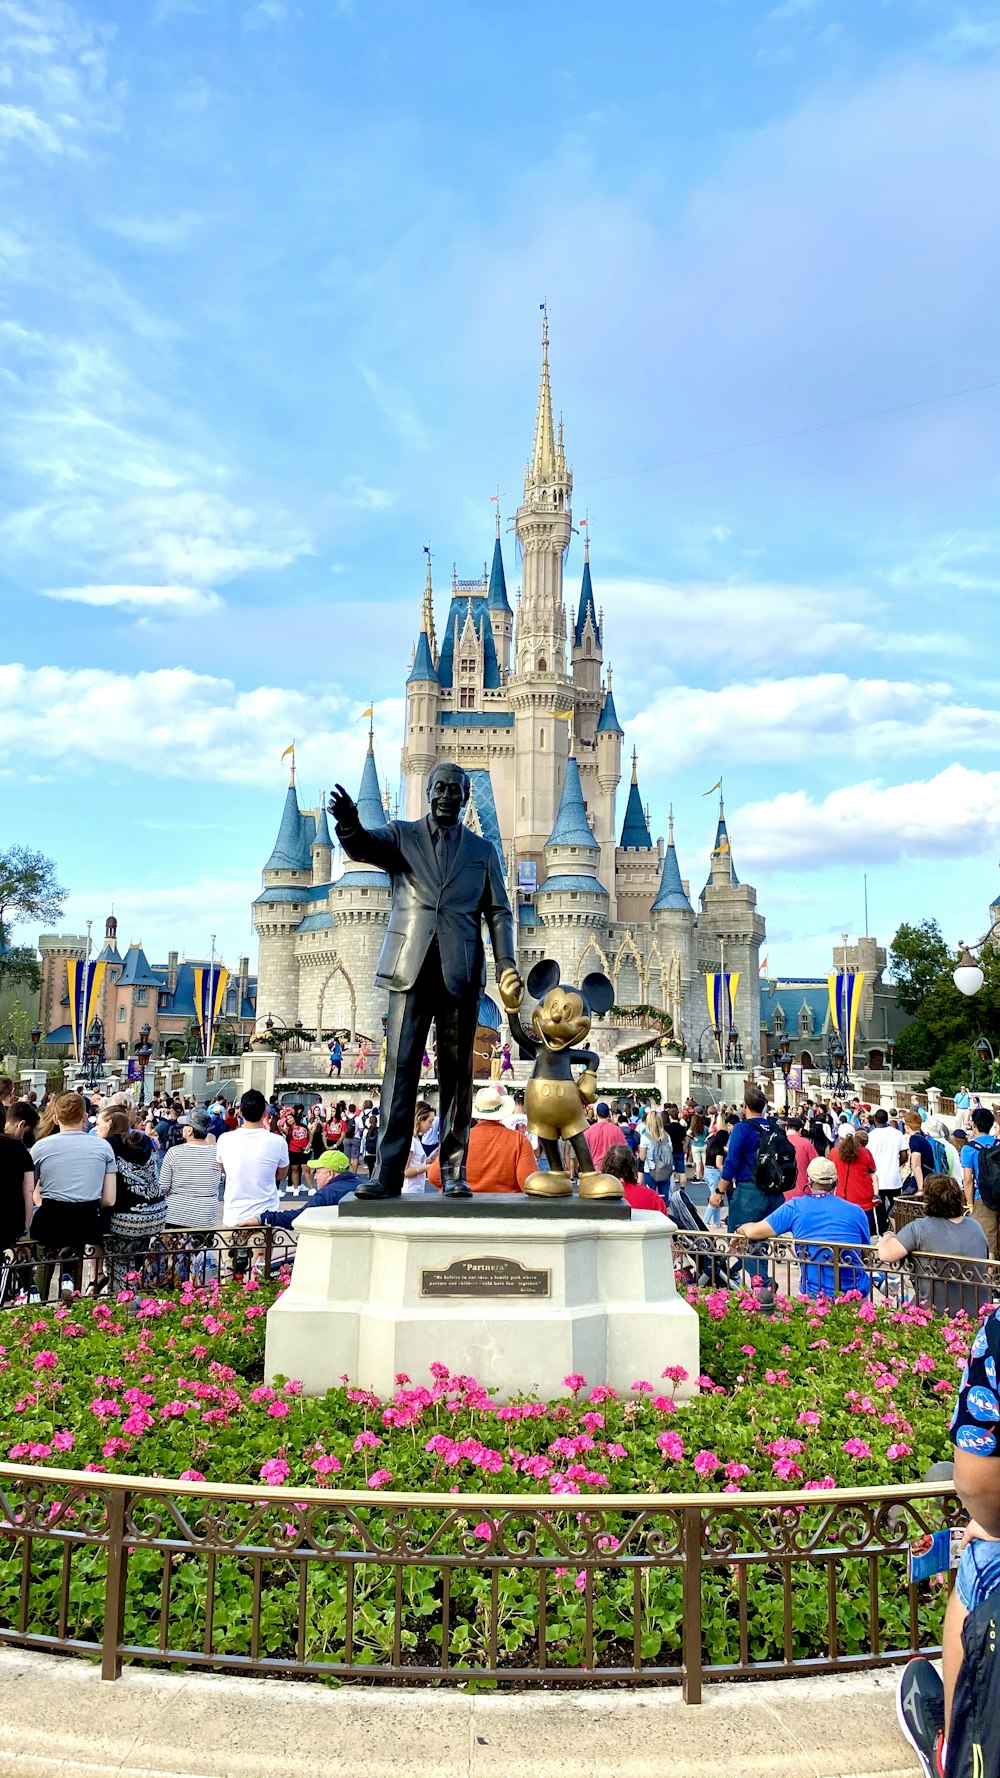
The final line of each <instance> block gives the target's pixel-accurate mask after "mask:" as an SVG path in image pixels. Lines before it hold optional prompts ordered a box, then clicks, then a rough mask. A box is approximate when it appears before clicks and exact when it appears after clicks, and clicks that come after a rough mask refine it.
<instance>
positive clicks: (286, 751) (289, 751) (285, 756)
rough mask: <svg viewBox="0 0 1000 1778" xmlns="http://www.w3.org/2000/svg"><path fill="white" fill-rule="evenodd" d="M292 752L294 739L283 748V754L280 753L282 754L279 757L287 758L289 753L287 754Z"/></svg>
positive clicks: (293, 750)
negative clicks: (289, 744)
mask: <svg viewBox="0 0 1000 1778" xmlns="http://www.w3.org/2000/svg"><path fill="white" fill-rule="evenodd" d="M294 752H295V742H294V741H293V742H292V743H291V746H289V747H286V748H285V751H284V753H283V754H282V755H281V757H282V759H287V758H288V755H289V754H290V753H294Z"/></svg>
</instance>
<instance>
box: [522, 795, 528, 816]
mask: <svg viewBox="0 0 1000 1778" xmlns="http://www.w3.org/2000/svg"><path fill="white" fill-rule="evenodd" d="M527 812H528V804H527V799H526V798H525V797H523V796H522V798H521V814H522V815H526V814H527Z"/></svg>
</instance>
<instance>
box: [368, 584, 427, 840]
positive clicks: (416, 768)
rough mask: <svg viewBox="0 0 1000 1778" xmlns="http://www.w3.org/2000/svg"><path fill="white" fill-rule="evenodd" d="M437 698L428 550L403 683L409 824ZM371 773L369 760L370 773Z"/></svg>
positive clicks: (419, 805)
mask: <svg viewBox="0 0 1000 1778" xmlns="http://www.w3.org/2000/svg"><path fill="white" fill-rule="evenodd" d="M440 697H441V681H440V677H439V675H438V651H437V639H436V637H435V634H434V589H433V587H432V585H431V552H430V550H429V549H428V551H427V578H426V580H425V583H424V598H423V605H422V607H421V613H420V634H419V635H418V637H417V646H416V649H415V651H414V655H413V665H412V667H411V668H410V676H409V678H408V679H407V681H406V741H405V744H404V747H403V758H402V769H403V777H404V780H405V784H406V795H405V802H406V817H407V819H408V820H409V821H416V820H418V819H419V817H420V816H421V815H422V814H423V811H424V785H425V784H426V781H427V778H428V776H429V774H430V770H431V767H432V766H433V764H434V761H435V759H436V757H437V746H436V735H437V723H438V709H439V705H440ZM374 770H375V762H374V759H373V760H372V771H373V772H374ZM376 782H377V780H376Z"/></svg>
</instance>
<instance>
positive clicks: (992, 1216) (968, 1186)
mask: <svg viewBox="0 0 1000 1778" xmlns="http://www.w3.org/2000/svg"><path fill="white" fill-rule="evenodd" d="M996 1140H997V1139H996V1136H995V1135H994V1134H993V1113H992V1111H988V1110H987V1109H986V1106H985V1105H979V1106H977V1107H976V1109H975V1110H974V1111H973V1113H972V1137H971V1140H970V1141H968V1142H967V1143H966V1144H965V1146H964V1147H963V1149H962V1154H961V1161H962V1181H963V1184H964V1186H965V1201H966V1203H967V1204H968V1206H969V1208H970V1210H971V1211H972V1214H973V1216H974V1217H975V1219H976V1221H977V1222H978V1224H979V1226H980V1228H981V1229H982V1231H983V1234H984V1235H985V1236H986V1239H987V1241H988V1242H989V1244H990V1258H991V1259H996V1258H997V1252H998V1237H1000V1216H998V1214H997V1212H996V1211H995V1210H991V1209H990V1208H989V1207H988V1205H986V1204H984V1203H983V1201H982V1199H981V1197H980V1196H979V1156H980V1154H981V1153H982V1151H983V1149H984V1148H992V1147H993V1146H994V1144H995V1142H996Z"/></svg>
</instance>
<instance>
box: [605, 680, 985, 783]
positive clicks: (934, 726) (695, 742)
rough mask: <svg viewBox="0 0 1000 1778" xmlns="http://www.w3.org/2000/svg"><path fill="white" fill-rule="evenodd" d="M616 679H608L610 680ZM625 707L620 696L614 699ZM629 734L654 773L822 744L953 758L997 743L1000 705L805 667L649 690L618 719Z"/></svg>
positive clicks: (868, 754)
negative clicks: (792, 672)
mask: <svg viewBox="0 0 1000 1778" xmlns="http://www.w3.org/2000/svg"><path fill="white" fill-rule="evenodd" d="M616 684H617V682H616ZM616 702H617V703H618V707H619V712H620V713H621V714H623V715H624V714H625V711H626V710H627V707H628V698H627V696H624V695H623V696H622V697H621V698H620V699H619V698H616ZM627 725H628V731H629V736H630V738H631V737H633V736H634V737H635V739H636V741H637V743H638V744H639V746H640V749H642V747H643V743H644V742H645V743H646V753H645V756H646V757H647V758H649V757H650V756H652V757H653V758H654V759H655V762H656V767H657V768H658V770H660V771H664V770H676V769H678V768H679V767H687V766H691V765H693V764H694V763H695V762H696V761H698V760H705V761H712V762H717V761H719V760H721V759H725V758H730V757H732V755H733V751H734V748H735V747H738V749H739V756H740V758H741V759H742V760H747V761H758V762H760V763H761V764H764V763H769V762H772V761H781V760H787V759H788V758H789V755H790V749H791V750H793V752H794V754H795V755H798V756H799V757H801V756H802V755H803V754H806V755H808V754H810V753H813V752H815V749H816V748H817V746H821V747H824V748H826V749H827V750H828V751H829V753H830V754H831V755H833V756H839V757H843V758H851V757H855V758H861V759H864V760H869V759H873V758H875V759H879V758H888V757H892V758H900V757H906V756H912V755H916V754H920V755H923V756H927V755H931V756H933V755H934V754H938V755H944V756H946V757H953V756H954V754H955V753H956V752H958V751H961V750H965V749H973V748H976V749H978V748H989V749H991V750H994V751H995V750H998V749H1000V710H998V709H996V708H994V709H989V708H985V707H983V706H980V705H976V704H972V703H965V702H964V701H962V699H961V698H960V697H958V696H956V694H955V693H953V691H952V689H951V687H950V686H948V685H946V684H918V683H916V682H913V681H906V680H898V679H861V678H852V677H851V676H850V675H849V674H846V673H814V674H806V675H802V676H799V677H796V678H785V679H777V678H775V679H760V680H757V681H756V682H750V683H742V682H741V683H737V684H732V685H723V686H719V687H717V688H715V689H712V690H710V691H709V690H704V689H702V688H701V687H697V686H690V685H680V686H671V687H670V688H669V690H666V691H661V692H659V693H658V694H656V695H655V696H654V697H653V698H652V700H651V701H650V702H647V703H645V704H644V705H643V707H641V708H640V709H639V710H638V711H637V713H636V714H635V715H634V716H629V717H628V718H627Z"/></svg>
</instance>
